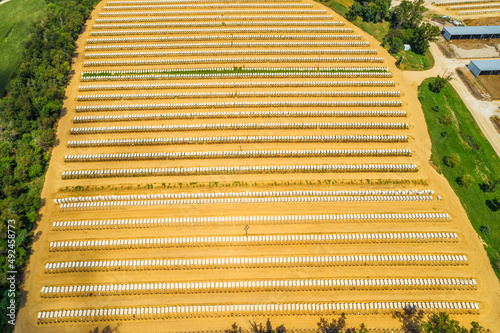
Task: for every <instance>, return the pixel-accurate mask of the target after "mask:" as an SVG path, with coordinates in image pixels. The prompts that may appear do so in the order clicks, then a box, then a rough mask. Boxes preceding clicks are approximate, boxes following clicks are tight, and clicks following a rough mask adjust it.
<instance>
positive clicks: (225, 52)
mask: <svg viewBox="0 0 500 333" xmlns="http://www.w3.org/2000/svg"><path fill="white" fill-rule="evenodd" d="M376 53H377V50H374V49H316V50H307V49H302V50H300V49H299V50H298V49H286V50H284V49H272V50H260V49H238V50H209V51H207V50H199V51H154V52H119V53H86V54H85V58H131V57H189V56H222V55H242V54H251V55H253V54H273V55H276V54H376ZM208 83H210V82H208ZM241 83H242V84H249V83H251V82H241ZM266 83H272V82H266ZM179 84H181V83H179Z"/></svg>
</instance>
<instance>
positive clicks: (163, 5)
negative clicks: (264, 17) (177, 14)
mask: <svg viewBox="0 0 500 333" xmlns="http://www.w3.org/2000/svg"><path fill="white" fill-rule="evenodd" d="M312 6H313V5H312V3H292V2H287V3H203V4H187V3H185V4H170V2H168V1H165V2H160V1H123V2H122V3H118V1H108V2H107V3H106V6H104V7H103V10H123V9H142V8H144V7H148V8H157V9H178V8H202V9H205V8H311V7H312Z"/></svg>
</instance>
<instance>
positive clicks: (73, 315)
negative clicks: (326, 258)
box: [37, 301, 479, 324]
mask: <svg viewBox="0 0 500 333" xmlns="http://www.w3.org/2000/svg"><path fill="white" fill-rule="evenodd" d="M408 307H411V308H417V309H422V310H424V311H427V312H429V311H434V310H436V311H440V312H448V313H455V314H467V313H477V312H478V310H479V305H478V303H476V302H461V301H455V302H437V301H436V302H358V303H340V302H336V303H279V304H276V303H272V304H270V303H266V304H223V305H221V304H216V305H213V304H212V305H177V306H175V305H174V306H156V307H129V308H106V309H103V308H100V309H99V308H94V309H76V310H74V309H73V310H60V311H41V312H38V316H37V322H38V324H49V323H64V322H89V321H92V322H95V321H103V320H105V321H110V320H154V319H168V318H192V317H224V316H227V317H233V316H241V315H244V316H250V315H280V316H283V315H329V314H331V313H333V311H336V310H338V311H341V312H343V313H346V314H354V315H355V314H358V315H359V314H374V313H383V314H392V313H394V311H395V310H403V309H404V308H408Z"/></svg>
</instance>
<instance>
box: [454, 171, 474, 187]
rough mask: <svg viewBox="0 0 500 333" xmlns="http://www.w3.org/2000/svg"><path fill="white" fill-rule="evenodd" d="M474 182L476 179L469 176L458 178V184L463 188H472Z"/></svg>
mask: <svg viewBox="0 0 500 333" xmlns="http://www.w3.org/2000/svg"><path fill="white" fill-rule="evenodd" d="M473 182H474V178H473V177H472V176H471V175H469V174H466V175H463V176H462V177H458V178H457V184H458V185H460V186H462V187H463V188H469V187H471V186H472V183H473Z"/></svg>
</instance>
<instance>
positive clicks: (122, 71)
mask: <svg viewBox="0 0 500 333" xmlns="http://www.w3.org/2000/svg"><path fill="white" fill-rule="evenodd" d="M233 70H234V67H196V68H191V67H188V68H185V67H184V68H146V69H118V70H94V71H86V72H82V75H92V74H106V75H115V74H148V73H150V74H154V73H169V72H200V71H201V72H203V71H216V72H222V71H233ZM245 70H246V71H261V72H267V71H271V72H273V71H287V72H325V71H326V72H328V71H332V72H334V71H339V72H358V71H364V72H371V71H373V72H389V68H387V67H379V66H369V67H367V66H363V67H359V66H349V67H345V66H342V67H337V66H335V67H320V68H318V67H308V66H307V67H306V66H303V67H245ZM243 74H250V73H243Z"/></svg>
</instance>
